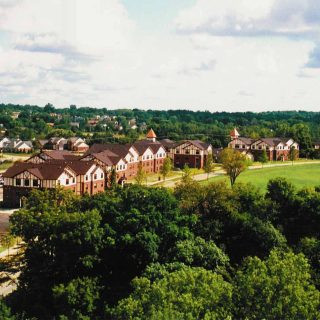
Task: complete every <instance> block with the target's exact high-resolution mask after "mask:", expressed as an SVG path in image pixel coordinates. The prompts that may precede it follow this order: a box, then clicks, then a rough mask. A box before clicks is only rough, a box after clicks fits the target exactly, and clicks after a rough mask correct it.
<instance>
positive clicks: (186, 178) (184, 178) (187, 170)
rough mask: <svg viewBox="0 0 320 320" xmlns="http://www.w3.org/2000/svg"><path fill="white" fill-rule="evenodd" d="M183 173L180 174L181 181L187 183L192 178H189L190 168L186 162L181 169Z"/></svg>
mask: <svg viewBox="0 0 320 320" xmlns="http://www.w3.org/2000/svg"><path fill="white" fill-rule="evenodd" d="M182 171H183V174H182V179H181V181H182V183H188V182H190V181H191V180H192V178H191V169H190V168H189V166H188V165H187V164H185V165H184V167H183V169H182Z"/></svg>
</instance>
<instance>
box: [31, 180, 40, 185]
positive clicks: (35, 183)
mask: <svg viewBox="0 0 320 320" xmlns="http://www.w3.org/2000/svg"><path fill="white" fill-rule="evenodd" d="M32 183H33V186H34V187H39V180H37V179H33V182H32Z"/></svg>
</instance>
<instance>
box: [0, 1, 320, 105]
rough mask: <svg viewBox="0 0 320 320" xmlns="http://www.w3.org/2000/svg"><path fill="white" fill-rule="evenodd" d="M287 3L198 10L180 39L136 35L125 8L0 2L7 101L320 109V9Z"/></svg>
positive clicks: (182, 21) (0, 74) (1, 72)
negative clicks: (318, 37) (318, 41)
mask: <svg viewBox="0 0 320 320" xmlns="http://www.w3.org/2000/svg"><path fill="white" fill-rule="evenodd" d="M290 1H291V2H289V0H287V1H285V0H277V1H276V2H275V0H261V1H257V0H238V1H234V0H225V1H218V0H210V1H209V0H198V1H197V3H196V5H195V6H193V7H192V8H190V9H189V10H185V11H183V12H181V14H180V15H179V17H178V18H177V19H176V21H175V26H178V29H179V30H180V31H181V32H182V31H183V35H181V33H176V32H171V33H170V32H169V31H166V33H165V34H161V33H150V32H149V31H148V30H140V29H139V28H138V27H137V24H136V22H135V21H132V20H131V19H130V18H129V16H128V13H127V11H126V8H125V7H124V6H123V5H122V3H121V0H91V1H87V0H50V1H43V0H17V1H14V0H13V1H8V0H5V1H4V0H0V33H1V31H5V32H6V34H7V35H9V41H6V44H2V45H1V42H0V93H1V98H2V99H3V100H4V102H17V103H30V104H42V105H44V104H45V103H47V102H52V103H53V104H55V105H57V106H68V105H69V104H71V103H75V104H77V105H82V106H83V105H87V106H88V105H92V106H112V107H143V108H152V107H158V108H193V109H198V108H202V109H211V110H212V111H214V110H217V109H218V110H233V111H236V110H239V109H241V110H247V109H250V110H253V109H255V110H257V109H259V110H261V109H267V108H269V109H270V108H271V109H278V108H293V107H294V106H303V105H305V106H313V105H316V104H317V102H318V98H317V90H318V87H319V84H320V83H319V82H320V80H319V77H317V75H318V74H319V71H320V69H319V70H318V69H317V67H316V66H317V63H316V62H317V61H318V60H316V58H317V57H318V51H317V49H315V48H316V47H315V44H314V43H313V41H312V35H313V34H314V33H316V32H317V23H316V21H317V13H316V12H314V13H312V10H311V9H310V8H313V9H315V6H316V2H315V1H311V0H308V1H304V2H302V1H299V0H290ZM9 3H10V5H9ZM297 8H299V10H298V12H297ZM173 26H174V23H173ZM173 26H172V27H173ZM168 29H169V28H166V30H168ZM285 29H287V30H285ZM230 30H231V31H232V32H231V31H230ZM263 30H264V31H266V30H267V31H268V34H269V36H266V34H263V33H264V31H263ZM279 33H282V34H284V33H285V34H286V37H271V36H270V35H272V34H273V35H275V34H279ZM298 33H299V34H300V37H299V41H295V40H292V38H291V36H292V35H293V34H298ZM243 34H245V35H246V37H239V35H243ZM262 34H263V36H261V35H262ZM222 35H228V36H227V37H225V36H222ZM248 35H250V37H248ZM253 35H254V36H253ZM302 35H305V36H302ZM0 36H1V35H0ZM312 50H314V51H312ZM312 52H313V53H312ZM309 56H310V57H311V60H310V61H311V62H313V63H312V65H311V64H310V62H309V64H308V61H309ZM306 65H307V66H309V67H308V68H305V66H306ZM311 66H312V67H313V68H311Z"/></svg>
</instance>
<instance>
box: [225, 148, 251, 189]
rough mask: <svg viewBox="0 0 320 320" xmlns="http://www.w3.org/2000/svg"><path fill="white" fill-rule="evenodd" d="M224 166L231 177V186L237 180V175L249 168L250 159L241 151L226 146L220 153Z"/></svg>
mask: <svg viewBox="0 0 320 320" xmlns="http://www.w3.org/2000/svg"><path fill="white" fill-rule="evenodd" d="M220 161H221V163H222V168H223V169H224V170H225V171H226V173H227V175H228V176H229V178H230V183H231V186H233V185H234V183H235V182H236V179H237V177H238V176H239V175H240V174H241V173H242V172H243V171H245V170H246V169H247V167H248V165H249V160H248V159H247V157H246V156H245V155H244V154H241V153H240V152H239V151H237V150H234V149H230V148H226V149H224V150H223V151H222V152H221V154H220Z"/></svg>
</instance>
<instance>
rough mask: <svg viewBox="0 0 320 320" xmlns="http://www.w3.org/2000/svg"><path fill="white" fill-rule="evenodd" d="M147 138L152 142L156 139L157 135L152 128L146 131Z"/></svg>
mask: <svg viewBox="0 0 320 320" xmlns="http://www.w3.org/2000/svg"><path fill="white" fill-rule="evenodd" d="M146 137H147V140H149V141H152V142H156V139H157V135H156V134H155V132H154V131H153V129H150V130H149V132H148V133H147V136H146Z"/></svg>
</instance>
